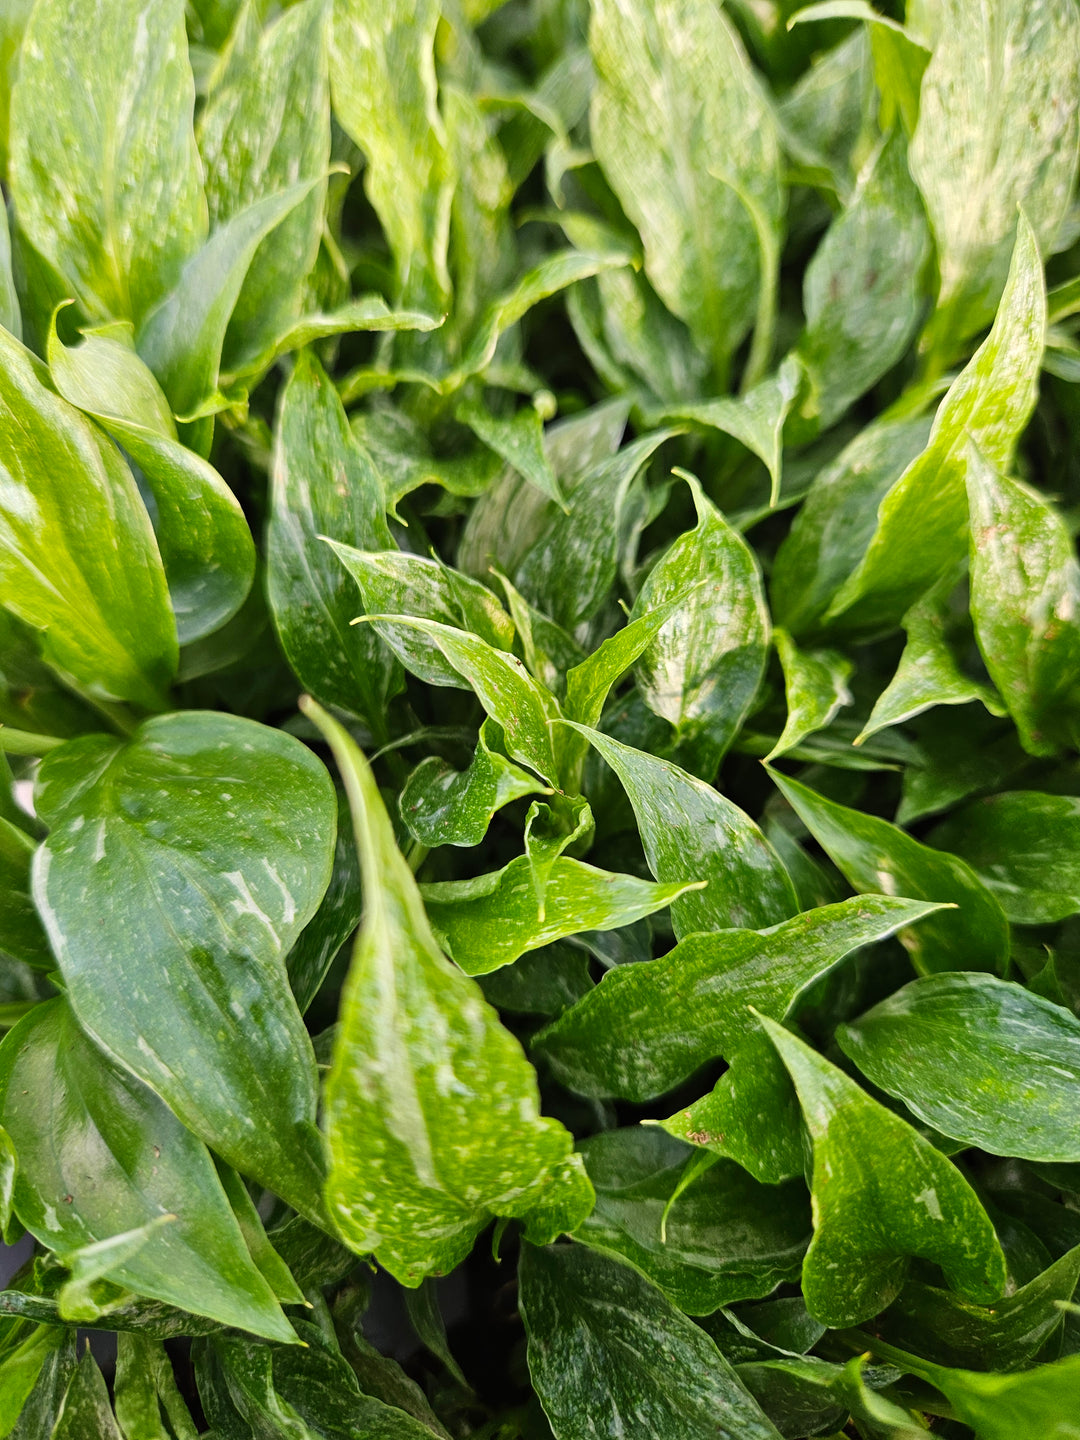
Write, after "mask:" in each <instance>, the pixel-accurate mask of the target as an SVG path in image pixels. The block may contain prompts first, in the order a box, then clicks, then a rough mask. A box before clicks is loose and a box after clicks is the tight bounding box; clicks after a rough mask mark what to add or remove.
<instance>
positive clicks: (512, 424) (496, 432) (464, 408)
mask: <svg viewBox="0 0 1080 1440" xmlns="http://www.w3.org/2000/svg"><path fill="white" fill-rule="evenodd" d="M457 417H458V419H459V420H461V421H463V422H464V423H465V424H466V425H468V427H469V429H470V430H472V432H473V434H474V435H475V436H476V437H477V439H478V440H482V441H483V442H484V444H485V445H486V446H487V447H488V448H489V449H490V450H494V451H495V453H496V454H497V455H499V456H500V457H501V458H502V459H503V460H505V461H506V463H507V464H508V465H512V466H513V468H514V469H515V470H516V471H517V472H518V474H519V475H522V476H524V478H525V479H526V480H527V481H528V482H529V484H530V485H532V486H533V487H534V488H535V489H537V490H539V492H540V494H541V495H546V496H547V497H548V499H549V500H554V501H555V503H556V505H561V506H562V507H563V508H564V509H565V507H566V501H565V499H564V497H563V493H562V489H561V487H560V485H559V478H558V476H557V475H556V474H555V472H554V470H552V468H551V462H550V460H549V459H548V457H547V454H546V453H545V451H544V423H543V421H542V420H541V418H540V414H539V412H538V411H537V410H536V408H535V407H534V406H532V405H523V406H522V407H521V409H520V410H515V411H514V413H513V415H510V416H508V417H501V416H497V415H492V414H491V412H490V411H489V410H487V409H486V408H485V407H484V406H483V405H480V404H478V403H473V404H468V405H459V406H458V409H457Z"/></svg>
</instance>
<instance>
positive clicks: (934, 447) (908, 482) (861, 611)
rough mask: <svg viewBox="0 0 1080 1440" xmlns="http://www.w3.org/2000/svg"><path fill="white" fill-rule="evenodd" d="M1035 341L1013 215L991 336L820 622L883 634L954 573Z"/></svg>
mask: <svg viewBox="0 0 1080 1440" xmlns="http://www.w3.org/2000/svg"><path fill="white" fill-rule="evenodd" d="M1066 3H1067V0H1066ZM1077 24H1078V25H1080V18H1078V21H1077ZM1045 332H1046V286H1045V282H1044V280H1043V269H1042V261H1041V260H1040V258H1039V248H1038V244H1037V243H1036V240H1035V236H1034V234H1033V233H1032V229H1031V226H1030V225H1029V224H1028V221H1027V219H1026V217H1025V216H1024V215H1023V214H1022V213H1021V214H1020V216H1019V218H1018V220H1017V223H1016V245H1015V248H1014V250H1013V259H1012V265H1011V267H1010V270H1009V279H1008V283H1007V284H1006V286H1005V291H1004V294H1003V295H1002V297H1001V304H1000V306H999V307H998V312H997V318H996V319H995V321H994V325H993V328H992V329H991V331H990V334H989V335H988V336H987V338H986V339H985V340H984V341H983V343H982V345H980V346H979V348H978V350H977V351H976V352H975V354H974V356H973V357H972V359H971V360H970V361H969V362H968V364H967V366H966V367H965V368H964V370H963V371H962V372H961V373H960V375H959V376H958V378H957V379H956V380H954V381H953V383H952V385H951V386H950V387H949V391H948V393H947V394H946V396H945V398H944V400H943V401H942V402H941V405H940V407H939V408H938V412H937V415H936V416H935V417H934V427H933V429H932V430H931V432H930V439H929V440H928V441H927V444H926V449H925V450H923V451H922V453H921V454H920V455H918V456H917V457H916V458H915V459H914V460H913V461H912V462H911V464H910V465H909V466H908V468H907V469H906V470H905V471H904V473H903V475H901V477H900V479H899V480H898V481H897V482H896V484H895V485H894V486H893V487H892V489H891V490H890V491H889V492H888V494H887V495H886V496H885V498H884V499H883V500H882V502H881V504H880V505H879V507H878V515H877V528H876V530H875V531H874V535H873V538H872V539H871V541H870V544H869V546H868V548H867V550H866V553H865V554H864V555H863V557H862V559H861V561H860V562H859V565H858V568H857V569H856V570H855V572H854V573H853V574H852V575H850V576H849V577H848V579H847V580H846V581H845V582H844V584H843V585H842V586H841V588H840V591H839V593H838V594H837V595H836V597H835V598H834V600H833V601H832V604H831V605H830V607H829V611H828V618H830V619H832V618H835V617H836V616H840V615H843V614H844V613H845V612H846V611H850V610H852V609H853V607H855V606H858V610H857V613H856V614H855V615H852V616H851V617H849V619H850V620H855V619H857V620H858V623H859V625H860V626H861V627H862V628H863V629H873V628H875V627H878V628H880V627H882V626H886V627H887V626H888V625H890V624H894V623H895V622H896V621H897V620H898V619H899V618H900V616H901V615H902V614H903V612H904V611H905V610H907V609H908V608H909V607H910V606H911V605H912V604H913V603H914V601H916V600H917V599H918V598H919V597H920V595H922V594H923V593H924V592H925V591H926V590H928V589H929V588H930V587H931V585H933V584H934V583H935V582H936V581H938V580H939V579H941V578H942V577H943V576H945V575H947V574H948V572H949V571H950V570H951V569H953V567H954V566H956V565H959V564H960V563H961V561H962V560H963V557H964V552H965V549H966V546H967V531H968V514H967V500H966V495H965V490H964V481H965V478H966V476H967V475H968V474H969V473H970V470H971V463H970V455H971V448H972V442H974V444H975V446H977V447H978V449H979V450H980V451H981V453H982V454H983V456H984V457H985V459H986V460H987V462H988V463H989V464H991V465H995V466H998V467H999V468H1001V469H1007V468H1008V466H1009V463H1010V461H1011V459H1012V456H1013V453H1014V451H1015V449H1016V443H1017V441H1018V440H1019V438H1020V435H1021V433H1022V431H1023V429H1024V427H1025V426H1026V424H1027V422H1028V419H1029V418H1030V416H1031V412H1032V410H1033V409H1034V407H1035V400H1036V398H1037V395H1038V385H1039V366H1040V363H1041V360H1042V352H1043V342H1044V337H1045Z"/></svg>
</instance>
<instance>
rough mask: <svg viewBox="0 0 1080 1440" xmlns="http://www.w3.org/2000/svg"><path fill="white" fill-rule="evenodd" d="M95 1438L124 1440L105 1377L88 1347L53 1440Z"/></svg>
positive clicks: (79, 1364)
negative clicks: (110, 1401)
mask: <svg viewBox="0 0 1080 1440" xmlns="http://www.w3.org/2000/svg"><path fill="white" fill-rule="evenodd" d="M91 1435H92V1436H94V1440H122V1436H121V1434H120V1430H119V1428H118V1426H117V1424H116V1419H115V1417H114V1415H113V1412H112V1405H111V1404H110V1403H109V1391H108V1388H107V1386H106V1384H105V1377H104V1375H102V1373H101V1371H100V1370H99V1369H98V1365H97V1361H96V1360H95V1359H94V1357H93V1355H92V1354H91V1353H90V1348H89V1346H87V1348H86V1349H85V1350H84V1351H83V1355H82V1359H81V1360H80V1361H79V1363H78V1365H77V1366H76V1369H75V1374H74V1375H73V1376H72V1377H71V1384H70V1385H69V1386H68V1388H67V1393H66V1394H65V1396H64V1404H63V1407H62V1408H61V1411H60V1415H59V1418H58V1419H57V1422H56V1425H55V1426H54V1428H53V1432H52V1435H51V1437H50V1440H84V1437H87V1436H91Z"/></svg>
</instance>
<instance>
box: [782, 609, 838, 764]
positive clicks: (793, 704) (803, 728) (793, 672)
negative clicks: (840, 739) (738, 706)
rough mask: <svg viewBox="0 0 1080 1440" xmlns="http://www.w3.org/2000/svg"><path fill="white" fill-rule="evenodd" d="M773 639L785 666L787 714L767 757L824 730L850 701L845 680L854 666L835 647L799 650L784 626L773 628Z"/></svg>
mask: <svg viewBox="0 0 1080 1440" xmlns="http://www.w3.org/2000/svg"><path fill="white" fill-rule="evenodd" d="M773 643H774V644H775V645H776V650H777V654H778V655H779V656H780V664H781V665H782V666H783V669H784V693H785V698H786V700H787V716H786V718H785V720H784V728H783V731H782V732H781V735H780V738H779V740H777V742H776V744H775V745H774V746H773V748H772V749H771V750H770V751H769V753H768V755H766V756H765V759H766V761H769V760H771V759H772V758H773V757H774V756H776V755H782V754H783V753H784V752H785V751H786V750H793V749H794V748H795V746H796V745H798V744H799V743H800V742H801V741H803V740H805V739H806V737H807V736H808V735H813V734H814V733H815V731H817V730H824V728H825V726H826V725H828V724H829V722H830V721H831V720H833V719H834V718H835V716H836V712H837V711H838V710H840V709H842V707H843V706H845V705H850V704H851V691H850V690H849V689H848V687H847V682H848V680H849V678H850V676H851V672H852V670H853V669H854V668H855V667H854V665H853V664H852V662H851V661H850V660H847V659H845V657H844V656H843V655H841V654H840V653H839V651H836V650H800V649H799V647H798V646H797V645H796V644H795V642H794V640H792V638H791V636H790V635H789V634H788V633H787V631H786V630H774V631H773Z"/></svg>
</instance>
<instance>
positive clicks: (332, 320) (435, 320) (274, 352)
mask: <svg viewBox="0 0 1080 1440" xmlns="http://www.w3.org/2000/svg"><path fill="white" fill-rule="evenodd" d="M283 223H287V222H283ZM267 243H269V244H272V243H273V241H270V242H265V241H264V244H267ZM256 258H257V255H256ZM442 323H443V322H442V319H441V317H439V316H436V315H428V314H427V313H426V312H425V311H423V310H391V309H390V307H389V306H388V305H387V303H386V301H385V300H384V299H383V298H382V296H381V295H358V296H357V297H356V299H355V300H349V301H346V303H345V304H344V305H340V306H338V308H337V309H336V310H332V311H330V312H329V313H326V314H324V313H322V312H313V313H310V314H302V315H301V316H300V318H299V319H297V320H293V321H292V322H291V323H289V324H288V325H287V326H286V327H285V329H284V330H281V331H279V332H278V333H277V334H276V335H274V337H273V339H272V342H271V344H270V345H269V346H268V348H267V349H266V350H264V351H263V352H262V354H260V355H259V356H258V357H257V358H255V359H253V360H251V361H250V362H249V364H248V366H247V367H246V368H247V369H249V370H251V371H260V370H262V369H263V368H264V367H265V366H267V365H270V364H271V363H272V362H273V361H274V360H276V359H277V358H278V357H279V356H281V355H287V354H288V353H289V351H290V350H302V349H303V348H304V346H305V345H311V344H313V343H314V342H315V341H316V340H326V339H329V338H330V337H331V336H334V335H351V334H353V333H354V332H356V331H359V330H373V331H380V332H386V331H395V330H425V331H426V330H437V329H438V328H439V326H440V325H441V324H442ZM226 338H227V337H226Z"/></svg>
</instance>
